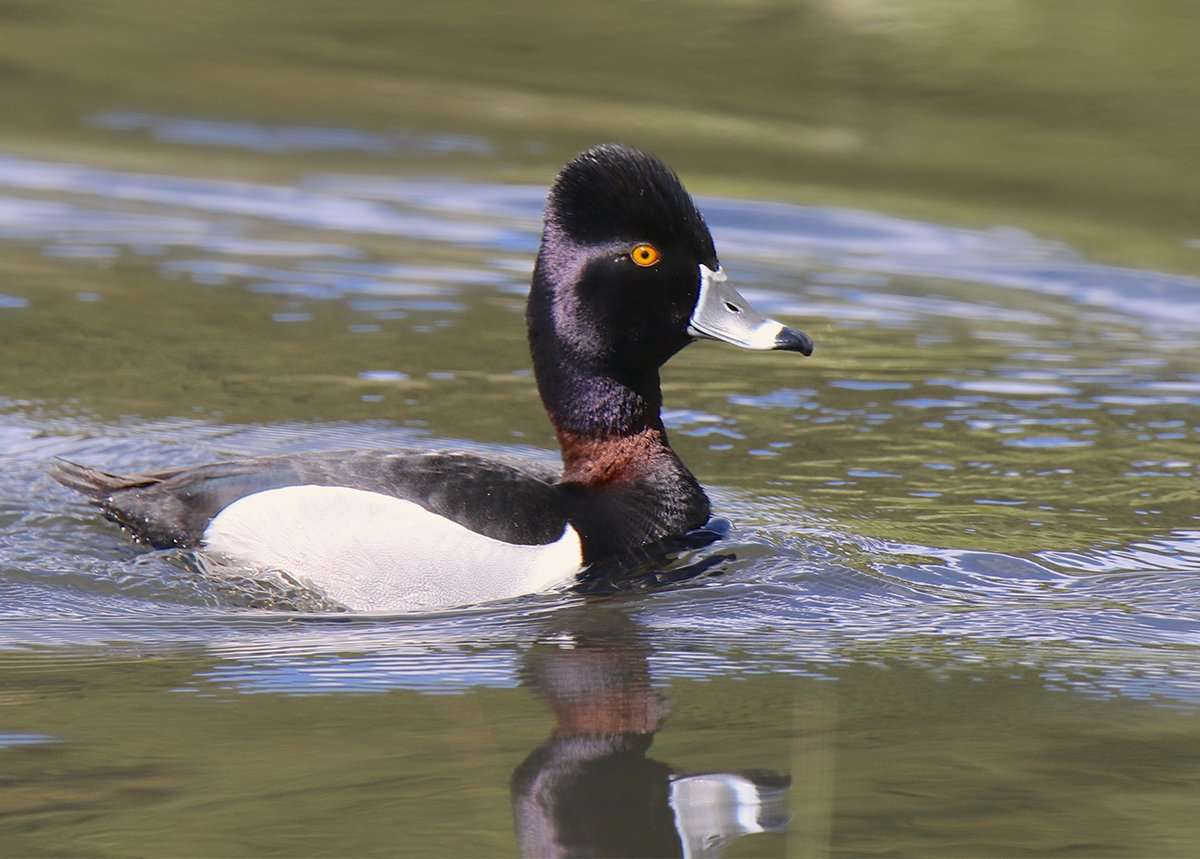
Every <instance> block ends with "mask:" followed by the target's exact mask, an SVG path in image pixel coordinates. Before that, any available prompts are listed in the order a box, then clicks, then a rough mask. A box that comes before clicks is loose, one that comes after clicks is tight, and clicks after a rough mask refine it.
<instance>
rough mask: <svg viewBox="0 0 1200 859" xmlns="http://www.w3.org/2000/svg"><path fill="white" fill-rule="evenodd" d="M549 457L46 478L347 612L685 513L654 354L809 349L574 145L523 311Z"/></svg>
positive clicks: (531, 583) (515, 568)
mask: <svg viewBox="0 0 1200 859" xmlns="http://www.w3.org/2000/svg"><path fill="white" fill-rule="evenodd" d="M526 322H527V326H528V335H529V344H530V350H531V353H532V358H533V368H534V373H535V377H536V379H537V386H538V391H539V393H540V394H541V398H542V403H543V404H544V405H545V408H546V411H547V413H548V414H549V416H550V420H551V422H552V423H553V424H554V428H555V431H556V433H557V436H558V442H559V446H560V447H561V449H562V461H563V467H562V473H561V474H553V473H547V472H545V471H543V470H541V469H539V468H538V467H536V466H533V465H529V464H525V463H519V462H513V461H510V460H506V459H502V458H485V457H481V456H477V455H474V454H470V453H462V452H446V451H434V452H421V453H412V452H401V453H389V452H384V451H348V452H335V453H311V454H296V455H285V456H271V457H259V458H253V459H240V460H233V461H230V462H220V463H216V464H212V465H202V466H196V467H186V468H174V469H170V470H166V471H154V472H148V473H145V474H125V475H121V474H111V473H108V472H104V471H100V470H98V469H95V468H91V467H88V466H84V465H79V464H76V463H72V462H67V461H64V460H60V461H58V462H57V463H55V465H54V467H53V470H52V476H53V477H54V478H55V479H56V480H58V481H59V482H60V483H62V484H64V485H65V486H68V487H70V488H72V489H76V490H79V491H81V492H83V493H84V494H86V495H87V496H88V497H89V499H90V500H91V501H92V502H93V503H94V504H95V505H97V506H98V507H99V508H100V509H101V511H102V512H103V513H104V515H105V516H106V517H108V518H109V519H111V520H114V521H116V522H118V523H119V524H121V525H122V526H123V527H124V528H125V529H126V531H128V532H129V533H130V534H131V536H132V537H133V538H134V539H135V540H137V541H139V542H142V543H146V544H149V545H150V546H154V547H156V548H166V547H182V548H190V549H195V550H198V551H199V552H200V553H201V554H202V556H204V557H206V558H209V559H215V560H216V561H218V562H219V563H220V564H221V565H231V566H233V567H235V568H239V569H242V570H245V569H251V570H264V571H265V570H271V571H277V572H282V573H284V574H287V575H288V576H290V577H291V578H293V579H295V580H297V581H299V582H301V583H303V584H305V585H306V586H309V587H312V588H315V589H317V590H319V591H321V592H322V593H324V594H325V595H326V596H327V597H328V598H330V599H331V600H333V601H335V602H337V603H339V604H341V605H343V606H345V607H347V608H349V609H353V610H366V611H404V610H429V609H437V608H447V607H452V606H461V605H466V604H471V603H479V602H486V601H491V600H497V599H504V598H509V597H513V596H517V595H520V594H525V593H532V592H536V591H541V590H545V589H549V588H553V587H556V586H563V585H567V584H569V583H571V582H573V581H574V580H575V578H576V576H577V574H578V573H579V572H580V571H581V570H582V569H583V568H584V567H586V566H587V565H590V564H592V563H594V562H596V561H599V560H602V559H607V558H611V557H613V556H617V555H621V554H622V553H626V552H630V551H632V550H636V549H638V548H639V547H645V546H648V545H653V544H656V543H660V542H661V541H663V540H666V539H668V538H671V537H673V536H677V535H680V534H683V533H685V532H687V531H688V530H690V529H693V528H697V527H699V526H701V525H703V524H704V523H705V522H706V521H707V520H708V518H709V502H708V498H707V497H706V496H705V494H704V490H703V489H701V488H700V485H699V483H697V482H696V478H695V477H693V476H692V473H691V472H690V471H688V469H687V467H686V466H685V465H684V464H683V462H681V461H680V459H679V457H678V456H677V455H676V454H675V452H674V451H673V450H672V449H671V446H670V444H669V443H668V441H667V434H666V431H665V429H664V428H663V423H662V417H661V415H660V411H661V407H662V391H661V389H660V386H659V370H660V368H661V367H662V366H663V364H665V363H666V362H667V360H668V359H670V358H671V356H672V355H674V354H675V353H676V352H678V351H679V350H681V349H682V348H683V347H685V346H687V345H688V344H689V343H692V342H693V341H695V340H720V341H724V342H726V343H731V344H733V345H735V346H740V347H742V348H745V349H758V350H767V349H778V350H784V351H792V352H800V353H802V354H804V355H810V354H811V353H812V349H813V344H812V341H811V340H810V339H809V338H808V336H807V335H805V334H803V333H801V332H799V331H796V330H794V329H792V328H788V327H787V326H785V325H782V324H781V323H779V322H776V321H774V320H771V319H767V318H765V317H763V316H761V315H760V314H758V313H756V312H755V311H754V310H753V309H752V308H751V307H750V305H749V304H748V303H747V302H746V299H745V298H743V297H742V296H741V295H740V294H739V293H738V292H737V290H736V289H734V288H733V286H732V285H731V284H730V283H729V281H728V280H727V279H726V276H725V272H724V270H723V269H722V268H721V264H720V261H719V260H718V259H717V252H716V249H715V247H714V245H713V240H712V236H711V235H710V233H709V230H708V227H707V225H706V224H705V222H704V218H703V216H702V215H701V214H700V211H699V210H698V209H697V208H696V205H695V203H694V202H693V200H692V198H691V196H690V195H689V194H688V192H687V191H686V190H685V189H684V187H683V185H682V183H681V182H680V180H679V178H678V177H677V176H676V175H675V173H674V172H672V171H671V169H670V168H668V167H667V166H666V165H665V164H663V162H662V161H660V160H658V159H657V158H655V157H654V156H652V155H649V154H647V153H645V152H642V151H639V150H636V149H632V148H629V147H626V146H620V145H613V144H605V145H601V146H596V147H593V148H591V149H589V150H587V151H586V152H583V153H581V154H580V155H578V156H577V157H576V158H574V159H573V160H572V161H570V162H569V163H568V164H567V165H566V166H565V167H564V168H563V169H562V171H561V172H560V173H559V175H558V177H557V179H556V180H555V182H554V184H553V186H552V187H551V189H550V193H549V196H548V198H547V203H546V212H545V220H544V227H543V232H542V241H541V246H540V248H539V250H538V255H537V262H536V264H535V266H534V271H533V280H532V286H531V289H530V293H529V301H528V306H527V311H526Z"/></svg>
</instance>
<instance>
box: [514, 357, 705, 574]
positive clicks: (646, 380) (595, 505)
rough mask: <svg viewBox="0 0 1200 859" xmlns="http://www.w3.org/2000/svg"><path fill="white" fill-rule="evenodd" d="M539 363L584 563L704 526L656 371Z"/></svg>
mask: <svg viewBox="0 0 1200 859" xmlns="http://www.w3.org/2000/svg"><path fill="white" fill-rule="evenodd" d="M556 357H557V358H558V359H559V360H556V361H553V362H549V361H541V360H538V356H537V355H536V352H535V362H534V366H535V369H536V372H537V380H538V389H539V391H540V392H541V394H542V401H543V403H544V404H545V406H546V411H547V412H548V413H549V415H550V419H551V420H552V421H553V422H554V425H555V429H556V431H557V433H558V442H559V445H560V446H561V448H562V456H563V476H562V482H561V486H562V488H563V491H564V493H565V499H566V502H567V505H568V510H569V511H570V516H571V519H572V521H573V523H574V524H575V526H576V527H577V528H578V530H579V531H580V534H581V536H582V537H583V541H584V556H585V559H587V560H589V561H590V560H591V559H595V558H599V557H603V556H607V555H616V554H621V553H623V552H625V551H628V550H630V549H633V548H635V547H637V546H641V545H644V544H647V543H656V542H658V541H661V540H663V539H665V538H667V537H671V536H676V535H679V534H682V533H684V532H685V531H688V530H690V529H692V528H696V527H699V526H700V525H703V524H704V523H705V522H706V521H707V520H708V515H709V504H708V498H707V496H705V494H704V490H702V489H701V488H700V484H699V483H697V482H696V478H695V477H693V476H692V473H691V472H690V471H688V469H687V466H685V465H684V464H683V462H681V461H680V459H679V457H678V456H676V455H675V452H674V451H673V450H671V447H670V445H669V444H668V442H667V434H666V431H665V430H664V429H663V425H662V417H661V414H660V410H661V408H662V391H661V389H660V387H659V379H658V371H657V369H655V370H653V371H650V372H645V373H641V374H624V373H620V372H612V371H606V370H603V369H597V368H595V367H594V366H593V367H588V366H587V365H584V364H580V363H575V362H571V361H569V360H562V358H563V356H562V355H561V354H558V355H556Z"/></svg>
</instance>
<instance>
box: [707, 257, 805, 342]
mask: <svg viewBox="0 0 1200 859" xmlns="http://www.w3.org/2000/svg"><path fill="white" fill-rule="evenodd" d="M688 333H689V334H691V335H692V336H693V337H700V338H703V339H706V340H721V341H723V342H725V343H732V344H733V345H734V346H741V347H742V348H743V349H764V350H765V349H778V350H781V351H784V352H799V353H801V354H802V355H811V354H812V351H813V342H812V339H811V338H810V337H809V336H808V335H807V334H805V333H804V332H803V331H797V330H796V329H795V328H788V327H787V326H786V325H784V324H783V323H782V322H776V321H775V320H774V319H768V318H767V317H765V316H763V315H762V314H761V313H758V312H757V311H756V310H755V309H754V308H753V307H751V306H750V304H749V303H748V302H747V301H746V299H745V298H743V297H742V295H741V293H739V292H738V291H737V290H736V289H734V288H733V286H732V285H731V284H730V283H729V281H728V279H727V278H726V277H725V272H724V271H723V270H721V269H719V268H718V269H717V270H716V271H713V270H712V269H710V268H709V267H708V266H706V265H702V266H700V297H699V298H698V299H696V309H695V310H694V311H692V318H691V321H690V322H689V323H688Z"/></svg>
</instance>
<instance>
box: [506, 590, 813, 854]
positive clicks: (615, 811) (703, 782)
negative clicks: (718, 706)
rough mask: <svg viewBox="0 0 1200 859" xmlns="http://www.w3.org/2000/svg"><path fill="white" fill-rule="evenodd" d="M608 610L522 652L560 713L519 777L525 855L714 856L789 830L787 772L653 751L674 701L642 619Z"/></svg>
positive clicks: (518, 816)
mask: <svg viewBox="0 0 1200 859" xmlns="http://www.w3.org/2000/svg"><path fill="white" fill-rule="evenodd" d="M605 615H606V616H604V617H592V618H579V620H580V623H579V624H577V625H575V626H574V627H573V628H571V629H570V631H563V632H558V633H552V634H549V635H547V636H544V637H542V638H541V639H540V640H539V641H538V642H537V643H536V644H535V646H534V647H533V648H532V650H531V651H530V654H529V656H528V658H527V660H526V662H525V665H524V682H525V684H526V685H527V686H529V687H530V688H532V689H533V690H534V691H535V692H536V693H537V694H538V695H539V697H541V698H542V699H543V700H545V702H546V703H547V705H548V706H549V707H550V709H551V710H552V711H553V713H554V717H555V720H556V724H555V727H554V730H553V732H552V733H551V735H550V737H549V738H548V739H547V740H546V741H545V742H544V743H542V744H541V745H540V746H538V747H537V748H536V749H534V750H533V751H532V752H531V753H530V754H529V756H528V757H527V758H526V759H525V760H524V761H523V762H522V763H521V765H520V766H518V767H517V769H516V770H515V771H514V773H513V776H512V781H511V793H512V806H513V823H514V826H515V828H516V834H517V841H518V843H519V845H520V848H521V853H522V855H524V856H528V857H568V856H682V857H716V856H720V855H721V854H722V853H723V851H724V848H725V847H726V845H727V844H729V843H730V842H731V841H733V840H734V839H737V838H741V837H743V836H746V835H750V834H753V833H758V832H778V831H782V830H784V829H786V828H787V825H788V789H789V787H790V783H791V782H790V778H789V777H788V776H787V775H780V774H776V773H770V772H763V771H747V772H740V773H732V772H689V771H687V770H686V769H685V768H684V767H682V766H681V767H676V766H673V765H671V764H667V763H664V762H662V761H658V760H655V759H654V758H652V757H650V756H649V755H648V752H649V750H650V746H651V744H652V743H653V741H654V735H655V733H656V732H657V731H658V730H659V729H660V728H661V727H662V725H663V723H664V721H665V720H666V718H667V716H668V713H669V710H670V707H669V702H668V701H667V699H666V697H665V695H664V694H663V693H662V691H661V690H659V689H655V688H653V687H652V686H651V683H650V671H649V666H648V664H647V658H646V657H647V649H646V645H645V642H644V641H643V640H642V639H641V637H640V636H639V635H638V630H637V629H636V628H635V627H634V626H633V624H632V623H630V622H629V621H628V620H627V619H625V618H614V617H613V616H610V615H608V613H605Z"/></svg>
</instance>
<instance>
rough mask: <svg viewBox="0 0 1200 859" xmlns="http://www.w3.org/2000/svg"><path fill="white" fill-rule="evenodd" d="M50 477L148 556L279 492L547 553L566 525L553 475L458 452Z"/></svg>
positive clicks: (303, 457)
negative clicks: (392, 502) (396, 512)
mask: <svg viewBox="0 0 1200 859" xmlns="http://www.w3.org/2000/svg"><path fill="white" fill-rule="evenodd" d="M50 474H51V476H52V477H53V478H54V479H55V480H57V481H58V482H59V483H61V484H63V485H64V486H68V487H70V488H71V489H75V490H77V491H79V492H82V493H83V494H85V495H87V496H88V497H89V498H90V499H91V501H92V503H94V504H95V505H97V506H98V507H99V508H100V509H101V510H102V511H103V512H104V515H105V516H107V517H108V518H109V519H112V520H113V521H115V522H118V523H120V524H121V525H122V526H123V527H124V528H126V529H127V530H128V531H129V532H130V533H131V535H132V536H133V537H134V539H136V540H139V541H140V542H144V543H148V544H150V545H152V546H155V547H157V548H167V547H172V546H182V547H188V546H195V545H197V544H198V543H199V542H200V539H201V537H202V536H203V534H204V531H205V529H206V528H207V527H208V525H209V523H210V522H211V521H212V520H213V518H214V517H216V515H217V514H218V513H220V512H221V511H222V510H224V509H225V508H226V507H228V506H229V505H230V504H232V503H233V502H235V501H237V500H239V499H241V498H245V497H247V496H250V495H254V494H256V493H259V492H266V491H268V490H272V489H280V488H283V487H288V486H343V487H349V488H351V489H360V490H363V491H366V492H376V493H380V494H382V495H387V496H391V497H395V498H402V499H404V500H406V501H412V502H414V503H416V504H418V505H420V506H421V507H423V508H425V509H426V510H428V511H430V512H431V513H435V514H437V515H439V516H443V517H445V518H447V519H450V520H452V521H454V522H456V523H458V524H459V525H462V526H464V527H466V528H469V529H470V530H472V531H474V532H476V533H479V534H483V535H485V536H487V537H492V538H494V539H497V540H503V541H504V542H506V543H515V544H523V545H542V544H546V543H552V542H554V541H555V540H556V539H558V538H559V537H560V536H561V535H562V533H563V529H564V527H565V526H566V523H567V520H566V516H565V515H564V514H563V512H562V509H561V506H562V505H561V499H560V497H559V493H558V491H557V490H556V488H555V485H554V484H555V480H554V476H553V474H552V473H549V472H548V471H543V470H540V469H537V467H536V466H534V467H527V466H524V465H522V466H517V465H515V464H513V463H510V462H505V461H502V460H494V459H487V458H484V457H480V456H476V455H474V454H469V453H461V452H423V453H388V452H385V451H338V452H330V453H315V454H297V455H287V456H273V457H259V458H254V459H238V460H231V461H229V462H219V463H214V464H212V465H202V466H198V467H194V468H178V469H172V470H169V471H157V472H148V473H144V474H111V473H109V472H105V471H101V470H99V469H96V468H91V467H89V466H86V465H79V464H77V463H74V462H69V461H67V460H58V461H57V462H56V463H55V464H54V466H53V467H52V469H51V472H50Z"/></svg>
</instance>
